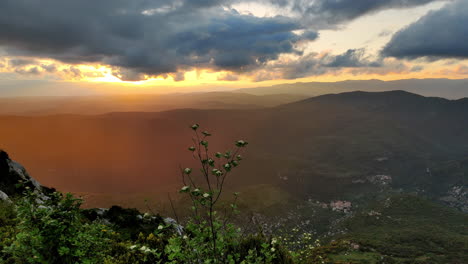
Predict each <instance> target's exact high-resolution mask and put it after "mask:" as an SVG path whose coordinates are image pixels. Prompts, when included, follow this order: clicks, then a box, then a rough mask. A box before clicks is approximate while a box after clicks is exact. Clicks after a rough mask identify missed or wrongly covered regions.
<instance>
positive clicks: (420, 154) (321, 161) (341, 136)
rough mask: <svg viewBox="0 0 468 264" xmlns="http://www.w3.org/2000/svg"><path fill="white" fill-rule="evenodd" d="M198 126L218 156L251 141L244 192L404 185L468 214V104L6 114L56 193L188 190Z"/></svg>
mask: <svg viewBox="0 0 468 264" xmlns="http://www.w3.org/2000/svg"><path fill="white" fill-rule="evenodd" d="M192 123H199V124H200V125H201V126H202V128H203V129H206V130H208V131H209V132H210V133H212V134H213V138H212V139H211V138H210V150H212V151H221V150H224V149H226V148H227V147H229V146H231V145H232V143H233V142H234V141H235V140H237V139H241V138H242V139H245V140H248V141H249V142H250V144H249V148H248V149H247V152H246V153H245V157H246V159H245V163H243V164H242V166H241V168H240V169H239V171H238V172H237V173H236V175H233V176H232V178H230V179H229V186H230V188H233V189H235V188H245V187H247V186H251V185H257V184H258V185H260V184H267V185H269V186H274V187H275V188H279V189H280V190H282V191H284V192H286V193H288V194H290V195H292V196H293V197H295V198H297V199H301V200H302V199H317V200H330V199H351V198H353V199H357V198H359V197H361V196H362V195H363V194H368V193H372V192H376V193H378V192H381V191H382V190H385V189H388V188H392V189H394V190H404V191H409V192H416V193H422V194H425V195H428V196H430V197H433V198H435V199H442V200H444V201H447V202H451V203H453V204H457V205H458V206H459V207H460V208H461V209H463V208H465V209H464V210H466V193H467V181H468V177H467V175H468V156H467V153H468V137H466V135H467V134H468V99H466V98H465V99H458V100H449V99H443V98H436V97H423V96H420V95H416V94H412V93H409V92H404V91H388V92H372V93H370V92H362V91H356V92H348V93H342V94H329V95H323V96H317V97H313V98H308V99H304V100H299V101H296V102H292V103H286V104H282V105H278V106H273V107H261V108H248V109H178V110H171V111H163V112H115V113H107V114H100V115H76V114H75V115H70V114H56V115H48V116H47V115H46V116H13V115H2V116H0V138H1V140H2V141H1V147H2V148H4V149H5V150H7V151H8V152H9V153H10V155H12V156H14V157H15V159H16V160H21V161H22V164H23V165H25V166H26V167H27V168H28V170H29V171H30V173H31V174H32V175H34V176H35V177H36V178H37V179H38V180H39V181H40V182H42V183H43V184H45V185H48V186H54V187H57V188H58V189H59V190H63V191H72V192H77V193H88V194H92V193H95V194H109V195H111V196H112V194H114V196H115V194H118V195H122V196H121V197H124V194H135V193H155V192H158V193H167V192H169V191H171V190H174V189H175V188H178V187H177V186H179V185H180V184H181V183H180V177H179V176H178V175H179V174H178V170H179V169H178V168H179V166H193V165H194V163H193V159H192V158H191V155H190V153H188V151H187V147H189V146H190V145H191V134H190V133H191V131H190V129H189V126H190V125H191V124H192ZM454 188H455V189H457V188H458V189H460V192H461V194H462V195H461V196H460V195H459V196H460V197H458V196H457V197H455V198H454V197H453V190H454ZM458 189H457V190H458ZM123 199H124V198H122V200H123ZM463 199H465V200H463ZM117 200H118V199H117ZM114 201H115V200H114ZM97 205H99V201H98V202H97Z"/></svg>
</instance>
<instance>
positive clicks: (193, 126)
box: [191, 124, 200, 130]
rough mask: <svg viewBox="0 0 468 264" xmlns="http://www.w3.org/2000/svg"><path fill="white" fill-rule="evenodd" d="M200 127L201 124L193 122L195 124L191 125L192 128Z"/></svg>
mask: <svg viewBox="0 0 468 264" xmlns="http://www.w3.org/2000/svg"><path fill="white" fill-rule="evenodd" d="M199 127H200V125H199V124H193V125H192V126H191V128H192V129H193V130H197V129H198V128H199Z"/></svg>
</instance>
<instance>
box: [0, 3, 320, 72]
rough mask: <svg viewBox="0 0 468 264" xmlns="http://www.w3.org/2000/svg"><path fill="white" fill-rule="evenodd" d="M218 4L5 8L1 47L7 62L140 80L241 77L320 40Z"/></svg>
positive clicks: (285, 23) (279, 20)
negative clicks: (208, 72) (116, 71)
mask: <svg viewBox="0 0 468 264" xmlns="http://www.w3.org/2000/svg"><path fill="white" fill-rule="evenodd" d="M225 2H228V1H225ZM220 3H223V1H209V0H198V1H193V0H190V1H186V2H184V1H164V0H160V1H149V0H132V1H127V0H99V1H95V0H80V1H64V0H42V1H37V0H3V1H0V46H4V47H5V49H6V50H7V51H8V53H9V55H21V56H32V57H46V58H53V59H56V60H59V61H62V62H65V63H72V64H73V63H90V62H97V63H103V64H107V65H110V66H114V67H117V68H124V70H123V71H125V72H124V74H122V75H125V76H127V77H128V78H127V79H136V78H139V77H141V76H143V75H145V74H146V75H158V74H163V73H174V72H177V70H178V69H179V68H190V67H194V66H198V67H207V68H216V69H218V68H220V69H228V70H231V71H243V70H246V69H250V68H255V67H258V66H260V65H262V64H264V63H265V62H267V61H269V60H273V59H276V58H277V57H278V55H279V54H281V53H297V52H298V51H297V50H296V49H295V46H294V45H295V43H296V42H298V41H301V40H304V39H307V40H311V39H315V38H316V37H317V33H316V32H310V31H308V33H307V34H305V35H304V36H301V35H297V34H294V33H293V32H292V31H293V30H297V29H302V28H301V26H300V25H299V23H297V22H296V21H295V20H293V19H291V18H285V17H273V18H258V17H254V16H249V15H241V14H239V13H237V12H235V11H232V10H228V9H223V8H222V7H221V6H219V5H220ZM314 33H315V35H314Z"/></svg>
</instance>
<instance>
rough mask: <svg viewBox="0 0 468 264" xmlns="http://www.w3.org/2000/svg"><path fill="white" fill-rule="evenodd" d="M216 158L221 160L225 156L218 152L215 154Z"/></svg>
mask: <svg viewBox="0 0 468 264" xmlns="http://www.w3.org/2000/svg"><path fill="white" fill-rule="evenodd" d="M215 156H216V157H217V158H221V157H222V156H223V154H221V152H216V153H215Z"/></svg>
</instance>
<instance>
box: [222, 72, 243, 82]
mask: <svg viewBox="0 0 468 264" xmlns="http://www.w3.org/2000/svg"><path fill="white" fill-rule="evenodd" d="M217 79H218V81H229V82H234V81H237V80H239V76H237V75H234V74H231V73H225V74H222V75H221V76H219V77H218V78H217Z"/></svg>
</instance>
